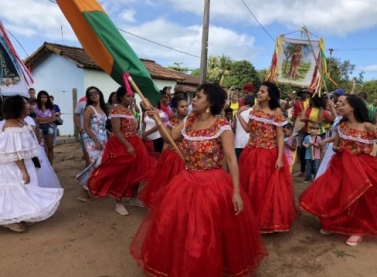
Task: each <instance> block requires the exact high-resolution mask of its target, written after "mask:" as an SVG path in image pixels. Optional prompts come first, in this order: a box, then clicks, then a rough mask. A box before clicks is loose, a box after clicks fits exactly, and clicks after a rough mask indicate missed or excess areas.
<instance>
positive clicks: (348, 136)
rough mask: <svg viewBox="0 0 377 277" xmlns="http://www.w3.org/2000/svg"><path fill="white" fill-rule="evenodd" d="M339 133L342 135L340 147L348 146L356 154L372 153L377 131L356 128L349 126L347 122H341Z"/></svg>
mask: <svg viewBox="0 0 377 277" xmlns="http://www.w3.org/2000/svg"><path fill="white" fill-rule="evenodd" d="M338 134H339V137H340V142H339V147H345V148H348V149H349V150H350V151H351V152H352V153H354V154H355V155H357V154H370V153H371V152H372V150H373V145H374V143H376V140H377V131H374V132H371V131H360V130H355V129H352V128H350V127H348V126H347V123H346V122H341V123H340V124H339V127H338Z"/></svg>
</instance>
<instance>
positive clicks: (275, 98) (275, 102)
mask: <svg viewBox="0 0 377 277" xmlns="http://www.w3.org/2000/svg"><path fill="white" fill-rule="evenodd" d="M262 86H266V87H267V88H268V96H269V97H270V100H268V107H269V108H270V109H271V110H276V109H278V108H279V109H280V91H279V88H278V87H277V85H275V84H274V83H271V82H268V81H265V82H263V83H262Z"/></svg>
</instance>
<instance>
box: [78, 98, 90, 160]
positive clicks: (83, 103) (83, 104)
mask: <svg viewBox="0 0 377 277" xmlns="http://www.w3.org/2000/svg"><path fill="white" fill-rule="evenodd" d="M85 107H86V99H85V101H80V102H79V103H77V105H76V108H75V114H74V122H75V125H76V126H77V129H78V130H79V135H80V141H81V149H82V152H83V159H84V160H85V167H87V166H89V165H90V159H89V155H88V152H87V151H86V148H85V141H84V133H85V130H84V113H85Z"/></svg>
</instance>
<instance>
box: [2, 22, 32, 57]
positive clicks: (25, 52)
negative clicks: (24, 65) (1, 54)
mask: <svg viewBox="0 0 377 277" xmlns="http://www.w3.org/2000/svg"><path fill="white" fill-rule="evenodd" d="M4 29H5V31H7V33H9V34H10V35H11V36H12V37H13V38H14V39H15V40H16V41H17V43H18V44H19V45H20V46H21V48H22V50H24V52H25V54H26V57H28V58H29V55H28V54H27V52H26V50H25V48H24V47H23V46H22V44H21V42H20V41H19V40H18V39H17V38H16V37H15V36H14V35H13V34H12V33H11V32H10V31H9V30H8V29H6V28H5V27H4Z"/></svg>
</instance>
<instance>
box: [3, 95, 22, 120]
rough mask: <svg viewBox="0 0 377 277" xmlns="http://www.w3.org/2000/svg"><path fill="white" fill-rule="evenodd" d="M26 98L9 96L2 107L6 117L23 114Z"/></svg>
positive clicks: (12, 117) (16, 116)
mask: <svg viewBox="0 0 377 277" xmlns="http://www.w3.org/2000/svg"><path fill="white" fill-rule="evenodd" d="M24 100H25V98H24V97H22V96H20V95H16V96H11V97H7V98H6V99H5V101H4V103H3V107H2V113H3V116H4V119H6V120H8V119H17V118H19V117H21V116H22V113H23V111H24V109H25V107H24V105H25V101H24Z"/></svg>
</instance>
